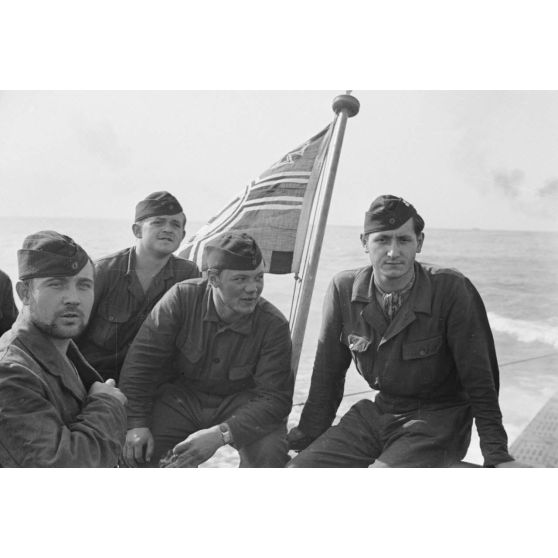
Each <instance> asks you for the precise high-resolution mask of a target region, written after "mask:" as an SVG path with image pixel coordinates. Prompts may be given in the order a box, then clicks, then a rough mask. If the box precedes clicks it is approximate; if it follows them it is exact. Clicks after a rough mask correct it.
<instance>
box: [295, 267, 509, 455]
mask: <svg viewBox="0 0 558 558" xmlns="http://www.w3.org/2000/svg"><path fill="white" fill-rule="evenodd" d="M415 276H416V279H415V284H414V286H413V288H412V290H411V294H410V296H409V298H408V299H407V301H406V302H405V303H404V304H403V306H402V307H401V309H400V310H399V312H397V314H396V315H395V317H394V319H393V320H392V321H391V322H390V323H388V322H387V320H386V318H385V317H384V315H383V312H382V310H381V309H380V307H379V306H378V304H377V302H376V300H375V296H374V292H373V287H372V285H373V274H372V267H371V266H367V267H364V268H360V269H356V270H351V271H343V272H341V273H339V274H338V275H336V276H335V277H334V279H333V281H332V282H331V284H330V286H329V288H328V292H327V294H326V298H325V301H324V309H323V322H322V328H321V332H320V337H319V340H318V348H317V352H316V358H315V362H314V369H313V373H312V381H311V387H310V394H309V397H308V401H307V403H306V405H305V407H304V410H303V412H302V416H301V420H300V425H299V427H300V429H301V430H302V431H303V432H304V433H305V434H307V435H309V436H311V437H312V438H317V437H318V436H320V435H321V434H322V433H323V432H324V431H325V430H326V429H327V428H328V427H329V426H330V425H331V424H332V421H333V419H334V417H335V413H336V411H337V409H338V407H339V404H340V402H341V399H342V397H343V391H344V383H345V376H346V372H347V369H348V367H349V365H350V363H351V360H352V361H353V362H354V363H355V366H356V369H357V370H358V372H359V373H360V374H361V375H362V376H363V377H364V378H365V380H366V381H367V382H368V384H369V385H370V387H372V388H373V389H375V390H378V392H379V393H378V395H377V396H376V401H380V402H382V403H383V404H385V405H388V406H389V407H390V411H391V412H393V413H405V412H412V411H414V410H417V409H419V408H420V409H428V408H429V407H432V406H436V405H439V404H441V403H442V404H444V405H451V404H452V403H454V404H455V405H461V404H462V403H463V401H468V403H469V405H470V406H471V409H472V413H473V416H474V418H475V422H476V426H477V430H478V433H479V438H480V445H481V451H482V454H483V457H484V460H485V464H486V465H496V464H498V463H501V462H504V461H510V460H511V459H512V458H511V457H510V455H509V453H508V449H507V436H506V433H505V430H504V428H503V425H502V415H501V412H500V407H499V404H498V388H499V371H498V362H497V359H496V351H495V348H494V340H493V337H492V332H491V330H490V326H489V323H488V319H487V316H486V310H485V308H484V304H483V302H482V299H481V297H480V295H479V294H478V292H477V290H476V289H475V287H474V286H473V285H472V283H471V282H470V281H469V280H468V279H467V278H466V277H464V276H463V275H462V274H460V273H459V272H458V271H455V270H450V269H441V268H436V267H434V266H430V265H426V264H419V263H417V262H415ZM355 341H356V343H355ZM351 347H352V348H351Z"/></svg>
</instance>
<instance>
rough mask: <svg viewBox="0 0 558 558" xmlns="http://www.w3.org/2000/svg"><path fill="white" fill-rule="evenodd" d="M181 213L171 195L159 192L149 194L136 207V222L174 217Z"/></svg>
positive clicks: (162, 191)
mask: <svg viewBox="0 0 558 558" xmlns="http://www.w3.org/2000/svg"><path fill="white" fill-rule="evenodd" d="M182 211H183V210H182V206H181V205H180V203H179V202H178V200H177V199H176V198H175V197H174V196H173V195H172V194H169V193H168V192H166V191H165V190H161V191H160V192H153V193H152V194H149V196H147V197H146V198H145V199H144V200H141V201H140V202H139V203H138V204H137V205H136V222H137V221H141V220H142V219H147V218H148V217H156V216H157V215H176V214H177V213H182Z"/></svg>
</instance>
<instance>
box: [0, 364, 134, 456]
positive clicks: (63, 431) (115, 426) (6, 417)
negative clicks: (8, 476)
mask: <svg viewBox="0 0 558 558" xmlns="http://www.w3.org/2000/svg"><path fill="white" fill-rule="evenodd" d="M0 408H1V409H2V412H1V413H0V463H2V465H4V466H7V467H114V466H116V464H117V463H118V458H119V456H120V452H121V450H122V445H123V443H124V437H125V435H126V411H125V409H124V405H123V404H122V403H121V402H120V401H118V400H117V399H116V398H115V397H112V396H110V395H107V394H97V395H92V396H88V397H87V398H86V399H85V401H84V402H83V407H82V409H81V412H80V413H79V415H77V416H76V417H75V419H74V420H73V421H72V422H71V423H69V424H66V423H65V422H64V421H63V420H62V417H61V416H60V413H59V411H58V409H57V408H56V407H55V406H54V405H53V403H52V402H51V401H50V400H49V399H48V392H47V391H46V389H45V386H44V384H43V383H42V382H41V380H39V379H38V378H37V377H36V376H35V375H34V374H33V373H32V372H31V371H29V370H27V369H25V368H23V367H21V366H13V365H12V366H3V367H2V368H1V369H0Z"/></svg>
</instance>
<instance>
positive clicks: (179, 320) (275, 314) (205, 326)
mask: <svg viewBox="0 0 558 558" xmlns="http://www.w3.org/2000/svg"><path fill="white" fill-rule="evenodd" d="M169 368H171V369H172V370H173V371H174V373H175V374H176V375H178V376H179V377H180V379H181V382H182V383H183V385H185V386H186V387H187V389H191V390H194V391H200V392H203V393H205V394H212V395H216V396H222V397H226V396H227V395H231V394H234V393H240V392H249V393H250V394H251V395H252V397H251V399H250V401H248V402H247V403H245V404H244V405H243V406H241V407H240V408H239V409H237V410H236V411H235V413H234V416H233V417H231V418H230V419H228V420H227V424H228V425H229V427H230V429H231V432H232V436H233V439H234V441H235V444H236V445H237V447H242V446H244V445H246V444H249V443H251V442H253V441H255V440H257V439H259V438H260V437H261V436H262V432H264V431H265V430H266V428H268V427H269V426H271V425H278V424H280V423H281V422H282V421H283V420H285V419H286V417H287V416H288V414H289V412H290V410H291V406H292V396H293V388H294V375H293V373H292V370H291V337H290V332H289V323H288V321H287V320H286V318H285V317H284V316H283V314H281V312H280V311H279V310H278V309H277V308H275V306H273V305H272V304H270V303H269V302H267V301H266V300H265V299H263V298H260V299H259V301H258V304H257V305H256V308H255V310H254V312H252V314H250V315H248V316H245V317H243V318H242V319H240V320H238V321H236V322H234V323H231V324H226V323H223V322H222V321H221V320H220V318H219V316H218V314H217V311H216V310H215V306H214V304H213V296H212V289H211V287H210V286H209V285H208V284H207V280H203V279H192V280H190V281H184V282H182V283H178V284H177V285H175V286H174V287H172V288H171V289H170V290H169V292H168V293H167V294H166V295H165V296H164V297H163V298H162V299H161V301H160V302H159V303H158V304H157V305H156V306H155V308H154V309H153V311H152V312H151V314H150V316H149V317H148V318H147V320H145V322H144V324H143V325H142V327H141V329H140V331H139V333H138V335H137V336H136V338H135V340H134V342H133V343H132V346H131V347H130V350H129V351H128V355H127V357H126V360H125V362H124V366H123V367H122V376H121V386H120V387H121V389H122V391H123V392H124V393H125V394H126V396H127V397H128V426H129V428H136V427H143V426H149V425H150V420H151V410H152V406H153V398H154V394H155V389H156V387H157V384H158V383H160V381H161V378H162V377H164V375H165V374H167V373H168V370H169Z"/></svg>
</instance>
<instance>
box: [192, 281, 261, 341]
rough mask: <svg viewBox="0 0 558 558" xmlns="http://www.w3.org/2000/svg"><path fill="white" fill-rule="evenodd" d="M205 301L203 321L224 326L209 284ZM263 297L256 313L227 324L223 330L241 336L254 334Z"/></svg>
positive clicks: (259, 301) (255, 310)
mask: <svg viewBox="0 0 558 558" xmlns="http://www.w3.org/2000/svg"><path fill="white" fill-rule="evenodd" d="M203 298H204V300H203V303H202V304H203V308H204V315H203V320H204V321H206V322H217V323H220V324H223V323H224V322H223V320H221V318H220V317H219V314H217V310H216V308H215V303H214V302H213V288H212V287H211V285H210V284H209V282H208V283H207V288H206V290H205V293H204V297H203ZM261 301H262V299H261V297H260V299H259V300H258V303H257V305H256V308H255V309H254V311H253V312H252V313H251V314H249V315H248V316H244V317H243V318H241V319H240V320H237V321H235V322H232V323H231V324H226V325H225V326H223V327H222V328H221V329H230V330H231V331H235V332H236V333H240V334H241V335H250V333H252V330H253V327H254V315H255V314H256V312H258V311H259V306H260V304H261Z"/></svg>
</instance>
